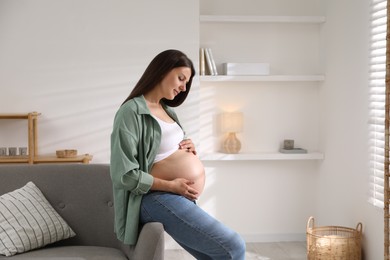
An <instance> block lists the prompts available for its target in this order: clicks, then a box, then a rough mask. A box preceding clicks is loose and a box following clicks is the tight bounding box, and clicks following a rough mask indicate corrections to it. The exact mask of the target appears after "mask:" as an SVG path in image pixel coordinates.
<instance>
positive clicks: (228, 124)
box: [221, 112, 243, 133]
mask: <svg viewBox="0 0 390 260" xmlns="http://www.w3.org/2000/svg"><path fill="white" fill-rule="evenodd" d="M242 127H243V115H242V113H241V112H231V113H223V114H222V115H221V131H222V132H223V133H238V132H242Z"/></svg>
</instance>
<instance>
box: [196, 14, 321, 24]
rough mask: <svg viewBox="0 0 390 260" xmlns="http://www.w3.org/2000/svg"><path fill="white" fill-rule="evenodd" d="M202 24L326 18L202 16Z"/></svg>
mask: <svg viewBox="0 0 390 260" xmlns="http://www.w3.org/2000/svg"><path fill="white" fill-rule="evenodd" d="M199 20H200V22H208V23H210V22H212V23H219V22H221V23H228V22H232V23H312V24H313V23H314V24H320V23H324V22H325V17H324V16H240V15H201V16H200V17H199Z"/></svg>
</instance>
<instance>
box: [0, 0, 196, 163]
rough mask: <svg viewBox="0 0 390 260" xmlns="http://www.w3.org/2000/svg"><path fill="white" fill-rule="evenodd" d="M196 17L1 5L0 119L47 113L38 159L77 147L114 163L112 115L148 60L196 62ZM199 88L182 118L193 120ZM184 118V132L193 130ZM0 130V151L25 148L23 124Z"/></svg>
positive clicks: (12, 0)
mask: <svg viewBox="0 0 390 260" xmlns="http://www.w3.org/2000/svg"><path fill="white" fill-rule="evenodd" d="M152 6H153V8H151V7H152ZM172 7H174V8H172ZM189 10H191V11H189ZM198 10H199V4H198V2H197V1H189V2H184V1H178V0H169V1H163V2H162V1H124V0H114V1H104V0H98V1H95V0H82V1H78V0H70V1H60V0H54V1H53V0H37V1H25V0H1V1H0V35H1V39H0V88H1V94H0V112H1V113H27V112H30V111H38V112H40V113H42V116H40V117H39V120H38V132H39V133H38V135H39V141H38V146H39V153H40V154H54V153H55V151H56V150H58V149H66V148H73V149H78V151H79V153H90V154H92V155H93V156H94V158H93V160H92V162H93V163H102V162H105V163H107V162H109V135H110V133H111V126H112V121H113V117H114V114H115V112H116V110H117V109H118V107H119V105H120V104H121V102H122V101H123V100H124V99H125V98H126V97H127V96H128V95H129V93H130V91H131V89H132V87H133V86H134V84H135V83H136V81H137V80H138V79H139V77H140V76H141V73H142V72H143V71H144V69H145V68H146V66H147V64H148V63H149V62H150V60H151V59H152V58H153V57H154V56H155V55H156V54H157V53H159V52H160V51H163V50H165V49H169V48H175V49H180V50H182V51H184V52H185V53H187V54H188V56H189V57H190V58H191V59H193V61H194V62H195V63H197V62H198V61H197V55H198V37H199V36H198V27H199V26H198ZM197 85H198V83H197V81H195V84H194V94H193V95H191V96H190V98H189V100H188V102H187V103H186V104H185V105H184V106H183V107H182V108H181V111H184V112H185V111H186V110H188V109H191V110H192V111H195V114H196V111H197V102H194V100H197V97H196V96H197V94H196V92H197V90H196V89H197ZM187 114H188V113H184V115H183V121H184V125H185V126H187V125H189V126H192V125H196V123H194V122H192V120H193V118H190V117H189V116H187ZM7 121H8V120H7ZM189 126H188V128H189ZM0 127H1V134H0V146H6V147H7V146H26V140H27V132H26V129H27V127H26V122H23V121H17V120H16V121H15V120H12V121H10V122H5V121H3V120H2V121H0ZM191 129H192V131H195V132H196V130H197V129H196V128H195V129H194V128H193V127H191ZM190 133H191V131H190Z"/></svg>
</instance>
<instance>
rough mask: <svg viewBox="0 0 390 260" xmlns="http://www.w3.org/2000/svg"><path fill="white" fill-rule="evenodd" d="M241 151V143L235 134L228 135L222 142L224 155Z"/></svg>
mask: <svg viewBox="0 0 390 260" xmlns="http://www.w3.org/2000/svg"><path fill="white" fill-rule="evenodd" d="M240 149H241V142H240V140H238V138H237V136H236V133H229V134H228V136H227V138H226V139H225V141H224V142H223V150H224V152H225V153H238V152H239V151H240Z"/></svg>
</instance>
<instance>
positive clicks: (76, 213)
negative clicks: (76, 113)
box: [0, 164, 164, 260]
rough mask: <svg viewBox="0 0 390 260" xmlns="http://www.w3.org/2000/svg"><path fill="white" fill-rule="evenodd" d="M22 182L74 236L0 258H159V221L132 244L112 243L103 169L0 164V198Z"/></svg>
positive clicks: (111, 218) (161, 233) (161, 247)
mask: <svg viewBox="0 0 390 260" xmlns="http://www.w3.org/2000/svg"><path fill="white" fill-rule="evenodd" d="M28 181H32V182H33V183H35V184H36V186H37V187H38V188H39V189H40V190H41V191H42V193H43V194H44V196H45V197H46V198H47V200H48V201H49V202H50V204H51V205H52V206H53V207H54V209H55V210H56V211H57V212H58V213H59V214H60V215H61V216H62V217H63V218H64V220H65V221H66V222H67V223H68V224H69V226H70V227H71V228H72V229H73V230H74V232H75V233H76V236H74V237H72V238H69V239H66V240H62V241H60V242H56V243H54V244H52V245H48V246H46V247H44V248H40V249H36V250H33V251H29V252H27V253H22V254H17V255H15V256H12V257H6V256H2V255H0V259H12V260H14V259H47V260H49V259H56V260H65V259H66V260H72V259H73V260H90V259H93V260H98V259H101V260H116V259H118V260H119V259H142V260H148V259H164V229H163V226H162V225H161V223H149V224H146V225H145V226H144V227H143V228H142V230H141V233H140V236H139V239H138V243H137V245H136V246H126V245H123V244H122V243H121V242H120V241H119V240H117V239H116V236H115V234H114V232H113V230H114V227H113V225H114V208H113V198H112V183H111V179H110V174H109V166H108V165H103V164H38V165H24V164H15V165H0V195H2V194H4V193H7V192H10V191H13V190H15V189H17V188H20V187H22V186H23V185H25V184H26V183H27V182H28Z"/></svg>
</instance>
